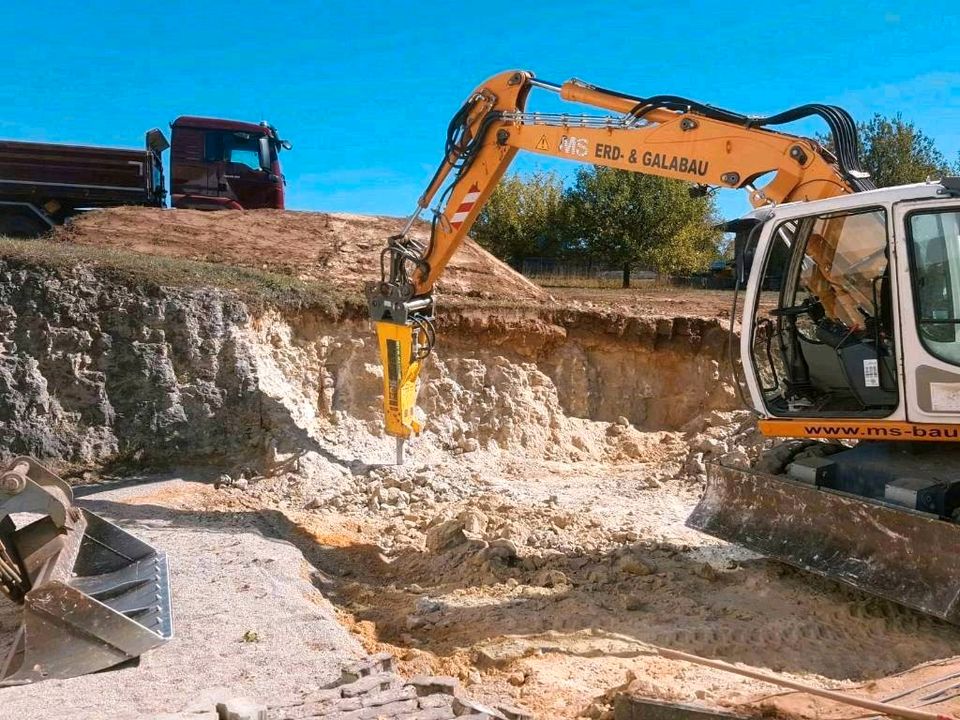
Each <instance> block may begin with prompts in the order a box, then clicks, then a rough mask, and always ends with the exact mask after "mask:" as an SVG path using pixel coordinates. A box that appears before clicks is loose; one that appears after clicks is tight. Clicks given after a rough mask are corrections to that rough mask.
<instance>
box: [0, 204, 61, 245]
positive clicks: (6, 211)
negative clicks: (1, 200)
mask: <svg viewBox="0 0 960 720" xmlns="http://www.w3.org/2000/svg"><path fill="white" fill-rule="evenodd" d="M49 231H50V225H48V224H47V223H45V222H44V221H43V219H42V218H40V217H38V216H37V214H36V213H35V212H33V211H32V210H30V209H28V208H19V207H13V208H0V235H5V236H7V237H15V238H35V237H40V236H41V235H45V234H46V233H48V232H49Z"/></svg>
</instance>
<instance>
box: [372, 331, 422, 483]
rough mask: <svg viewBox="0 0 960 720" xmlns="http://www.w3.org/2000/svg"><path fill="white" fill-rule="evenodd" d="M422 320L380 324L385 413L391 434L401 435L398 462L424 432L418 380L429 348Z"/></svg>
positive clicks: (386, 424) (398, 443)
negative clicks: (405, 448)
mask: <svg viewBox="0 0 960 720" xmlns="http://www.w3.org/2000/svg"><path fill="white" fill-rule="evenodd" d="M425 332H427V331H426V330H425V329H424V325H422V324H419V323H416V322H414V323H409V324H408V323H405V324H399V323H394V322H389V321H380V322H378V323H377V340H378V342H379V345H380V362H381V364H382V365H383V414H384V427H385V430H386V432H387V434H388V435H392V436H394V437H395V438H397V464H398V465H399V464H402V463H403V443H404V442H405V441H406V440H408V439H409V438H411V437H414V436H416V435H419V434H420V431H421V430H422V429H423V423H422V422H421V421H420V419H419V418H418V417H417V413H416V405H417V383H418V380H419V377H420V369H421V368H422V366H423V360H424V359H425V358H426V356H427V354H428V353H429V350H427V346H426V345H425V344H424V338H422V337H421V335H422V334H423V333H425Z"/></svg>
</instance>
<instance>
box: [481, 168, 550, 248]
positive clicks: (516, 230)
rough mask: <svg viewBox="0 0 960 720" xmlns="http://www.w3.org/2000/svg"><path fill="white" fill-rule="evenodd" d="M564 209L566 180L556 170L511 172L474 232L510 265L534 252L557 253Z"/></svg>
mask: <svg viewBox="0 0 960 720" xmlns="http://www.w3.org/2000/svg"><path fill="white" fill-rule="evenodd" d="M562 211H563V181H562V180H561V179H560V177H559V176H558V175H557V174H556V173H551V172H536V173H533V174H532V175H530V176H528V177H526V178H524V177H521V176H520V175H519V174H514V175H510V176H508V177H505V178H503V179H502V180H501V181H500V184H499V185H497V187H496V188H495V189H494V191H493V193H492V194H491V195H490V199H489V200H488V201H487V203H486V205H484V207H483V209H482V210H481V211H480V215H479V216H478V217H477V220H476V222H475V223H474V225H473V229H472V231H471V235H472V236H473V238H474V239H475V240H476V241H477V242H478V243H480V244H481V245H482V246H483V247H485V248H486V249H487V250H489V251H490V252H492V253H493V254H494V255H496V256H497V257H499V258H501V259H503V260H506V261H507V262H508V263H511V264H517V263H519V262H521V261H522V260H523V259H524V258H525V257H531V256H534V255H540V256H556V254H558V253H559V252H561V251H562V250H561V247H560V237H561V235H560V233H559V231H558V228H560V227H561V225H562V223H560V222H558V219H559V216H560V214H561V213H562Z"/></svg>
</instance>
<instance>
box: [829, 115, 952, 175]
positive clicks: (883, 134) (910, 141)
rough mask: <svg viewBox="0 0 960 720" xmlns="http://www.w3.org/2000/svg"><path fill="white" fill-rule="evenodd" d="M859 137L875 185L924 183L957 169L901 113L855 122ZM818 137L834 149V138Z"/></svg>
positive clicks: (876, 116) (875, 116)
mask: <svg viewBox="0 0 960 720" xmlns="http://www.w3.org/2000/svg"><path fill="white" fill-rule="evenodd" d="M857 134H858V135H859V138H860V162H861V163H862V165H863V169H864V170H866V171H867V172H869V173H870V178H871V179H872V180H873V182H874V184H876V186H877V187H890V186H892V185H906V184H908V183H915V182H924V181H925V180H927V179H928V178H941V177H944V176H945V175H952V174H956V173H957V172H958V171H960V168H958V167H957V166H956V165H951V163H950V162H948V161H947V159H946V158H945V157H944V155H943V153H941V152H940V151H939V150H938V149H937V146H936V144H935V143H934V141H933V138H931V137H930V136H929V135H927V134H925V133H924V132H923V131H922V130H921V129H920V128H918V127H917V126H916V125H914V124H913V123H912V122H910V121H908V120H904V119H903V116H902V115H901V114H900V113H897V114H896V115H894V116H893V117H887V116H885V115H881V114H880V113H876V114H874V116H873V117H872V118H870V119H869V120H868V121H866V122H859V123H857ZM817 140H818V141H819V142H821V143H822V144H823V145H824V146H826V147H827V148H829V149H830V150H831V151H832V150H833V139H832V138H831V137H830V136H828V135H819V136H817Z"/></svg>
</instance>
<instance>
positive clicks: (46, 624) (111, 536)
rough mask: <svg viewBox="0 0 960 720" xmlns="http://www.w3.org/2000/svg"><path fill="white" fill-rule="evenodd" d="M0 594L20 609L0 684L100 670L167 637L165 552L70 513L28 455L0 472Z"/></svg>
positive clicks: (67, 497)
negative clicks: (20, 614) (18, 620)
mask: <svg viewBox="0 0 960 720" xmlns="http://www.w3.org/2000/svg"><path fill="white" fill-rule="evenodd" d="M0 593H2V594H3V595H5V596H6V597H7V598H8V599H9V600H10V601H12V603H13V604H14V605H15V606H20V610H21V612H22V619H21V621H20V623H19V626H18V628H17V629H16V631H15V635H14V637H13V642H12V645H9V647H10V649H9V651H8V652H7V653H6V656H5V657H4V656H2V655H0V685H16V684H24V683H30V682H35V681H38V680H46V679H50V678H71V677H76V676H78V675H84V674H86V673H91V672H96V671H98V670H103V669H105V668H109V667H112V666H114V665H117V664H119V663H122V662H125V661H128V660H132V659H134V658H136V657H138V656H139V655H141V654H142V653H144V652H146V651H147V650H150V649H152V648H155V647H157V646H159V645H162V644H163V643H164V642H166V641H167V640H169V639H170V638H171V637H172V635H173V632H172V630H173V628H172V621H171V613H170V589H169V581H168V578H167V564H166V558H165V556H164V554H163V553H160V552H157V551H156V550H154V549H153V548H152V547H150V546H149V545H147V544H146V543H144V542H142V541H140V540H138V539H137V538H135V537H133V536H132V535H130V534H129V533H127V532H125V531H123V530H121V529H120V528H118V527H117V526H116V525H113V524H112V523H109V522H107V521H106V520H104V519H103V518H101V517H99V516H97V515H95V514H94V513H91V512H89V511H87V510H83V509H81V508H78V507H76V506H75V505H74V504H73V491H72V490H71V489H70V486H69V485H67V483H65V482H64V481H63V480H61V479H60V478H59V477H57V476H56V475H54V474H53V473H52V472H50V471H49V470H47V469H46V468H45V467H43V466H42V465H41V464H40V463H38V462H37V461H36V460H34V459H33V458H29V457H19V458H16V459H15V460H13V461H12V462H11V463H10V464H9V465H8V466H7V468H6V469H5V470H4V471H3V473H2V474H0ZM3 605H7V606H8V607H7V608H4V607H2V606H3ZM9 606H10V603H7V602H5V601H4V600H3V599H2V598H0V612H4V611H5V610H7V609H9ZM3 647H7V644H6V643H5V644H4V645H3Z"/></svg>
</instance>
